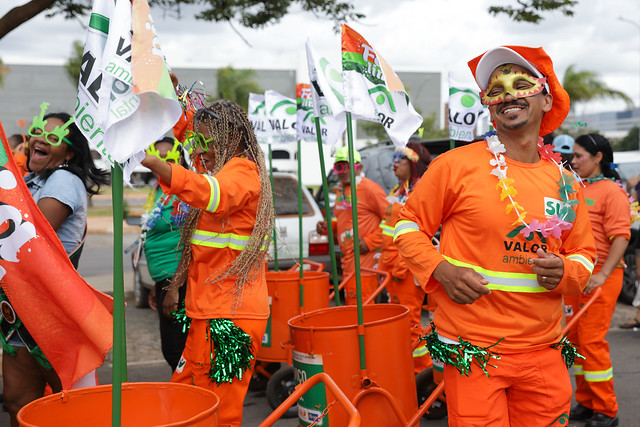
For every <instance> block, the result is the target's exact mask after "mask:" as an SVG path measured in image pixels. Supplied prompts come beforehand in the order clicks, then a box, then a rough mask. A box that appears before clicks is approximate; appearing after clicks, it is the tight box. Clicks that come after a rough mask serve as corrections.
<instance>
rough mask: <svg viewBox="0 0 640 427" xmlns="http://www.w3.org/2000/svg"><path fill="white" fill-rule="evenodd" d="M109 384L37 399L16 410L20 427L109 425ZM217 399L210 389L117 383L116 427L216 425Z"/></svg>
mask: <svg viewBox="0 0 640 427" xmlns="http://www.w3.org/2000/svg"><path fill="white" fill-rule="evenodd" d="M111 400H112V386H111V384H108V385H102V386H96V387H87V388H80V389H76V390H68V391H63V392H61V393H56V394H53V395H50V396H45V397H42V398H40V399H38V400H34V401H33V402H31V403H29V404H28V405H25V406H24V407H23V408H22V409H21V410H20V412H18V423H19V424H20V425H21V426H23V427H37V426H47V427H68V426H91V427H103V426H104V427H109V426H111V425H112V423H111V411H112V405H111ZM219 402H220V399H219V398H218V396H216V394H215V393H213V392H212V391H210V390H206V389H203V388H200V387H194V386H191V385H187V384H178V383H123V384H122V406H121V409H122V410H121V414H122V416H121V420H122V423H121V425H122V426H123V427H125V426H131V427H145V426H167V425H170V426H172V427H174V426H175V427H177V426H217V425H218V411H217V409H218V403H219Z"/></svg>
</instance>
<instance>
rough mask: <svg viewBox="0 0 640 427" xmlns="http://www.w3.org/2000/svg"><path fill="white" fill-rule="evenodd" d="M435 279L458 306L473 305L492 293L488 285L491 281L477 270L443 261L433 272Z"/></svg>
mask: <svg viewBox="0 0 640 427" xmlns="http://www.w3.org/2000/svg"><path fill="white" fill-rule="evenodd" d="M433 278H434V279H436V280H437V281H438V282H440V283H441V284H442V286H444V290H445V291H446V292H447V295H449V298H450V299H451V301H453V302H455V303H458V304H471V303H473V302H474V301H475V300H477V299H478V298H480V297H481V296H482V295H487V294H490V293H491V290H489V288H487V286H486V285H488V284H489V281H488V280H487V279H485V278H484V277H482V276H481V275H480V274H479V273H477V272H476V271H475V270H473V269H471V268H467V267H458V266H456V265H453V264H451V263H450V262H449V261H443V262H441V263H440V264H438V266H437V267H436V269H435V270H433Z"/></svg>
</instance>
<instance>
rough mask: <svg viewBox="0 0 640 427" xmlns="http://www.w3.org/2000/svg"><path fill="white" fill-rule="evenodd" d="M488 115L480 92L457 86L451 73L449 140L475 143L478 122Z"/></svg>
mask: <svg viewBox="0 0 640 427" xmlns="http://www.w3.org/2000/svg"><path fill="white" fill-rule="evenodd" d="M486 113H487V107H485V106H484V105H482V102H480V96H479V95H478V91H476V90H472V89H469V88H465V87H463V86H462V85H459V84H457V83H456V82H454V81H453V79H452V77H451V73H449V139H453V140H456V141H473V140H474V139H475V129H476V126H477V125H478V121H479V119H480V117H481V116H482V115H483V114H486Z"/></svg>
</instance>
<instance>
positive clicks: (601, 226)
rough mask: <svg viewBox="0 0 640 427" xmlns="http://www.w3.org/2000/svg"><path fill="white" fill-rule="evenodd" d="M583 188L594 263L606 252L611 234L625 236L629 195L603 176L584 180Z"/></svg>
mask: <svg viewBox="0 0 640 427" xmlns="http://www.w3.org/2000/svg"><path fill="white" fill-rule="evenodd" d="M583 192H584V198H585V201H586V202H587V206H588V209H589V218H590V219H591V227H592V229H593V236H594V237H595V239H596V247H597V249H598V262H597V265H602V264H604V262H605V261H606V260H607V257H608V256H609V250H610V249H611V242H612V241H613V239H614V238H616V237H619V236H622V237H624V238H625V239H627V240H629V237H630V233H631V230H630V229H631V226H630V224H629V222H630V221H629V198H628V197H627V194H626V193H625V191H624V190H623V189H622V188H620V187H619V186H618V185H617V184H616V183H614V182H612V181H609V180H606V179H604V180H601V181H596V182H594V183H592V184H589V183H586V184H585V187H584V189H583ZM619 267H622V265H620V266H619Z"/></svg>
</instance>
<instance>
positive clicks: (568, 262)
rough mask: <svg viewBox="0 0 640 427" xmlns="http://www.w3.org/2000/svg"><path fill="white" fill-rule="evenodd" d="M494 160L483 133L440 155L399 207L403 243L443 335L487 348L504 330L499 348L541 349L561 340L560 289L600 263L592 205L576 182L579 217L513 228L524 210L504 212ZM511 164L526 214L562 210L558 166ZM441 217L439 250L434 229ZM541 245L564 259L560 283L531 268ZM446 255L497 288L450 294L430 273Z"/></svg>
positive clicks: (576, 286) (577, 288) (571, 288)
mask: <svg viewBox="0 0 640 427" xmlns="http://www.w3.org/2000/svg"><path fill="white" fill-rule="evenodd" d="M492 158H493V155H492V154H491V152H490V151H488V149H487V144H486V143H485V142H484V141H482V142H478V143H474V144H470V145H467V146H465V147H461V148H457V149H455V150H452V151H450V152H447V153H445V154H443V155H441V156H438V157H437V158H436V159H435V160H434V162H432V163H431V164H430V165H429V169H428V170H427V172H426V173H425V175H424V176H423V177H422V180H421V181H420V182H419V183H418V184H417V186H416V188H415V189H414V191H413V193H412V195H411V197H410V198H409V200H407V203H406V204H405V206H404V208H403V209H402V211H401V212H400V217H399V222H398V223H397V224H396V228H395V244H396V246H397V247H398V249H399V251H400V254H401V255H402V256H403V257H404V258H405V261H406V262H407V264H408V266H409V268H410V270H411V271H412V273H413V274H414V276H415V277H416V278H417V280H418V281H419V283H421V284H422V286H423V288H424V289H425V290H426V291H427V292H430V293H431V294H432V295H433V296H434V297H435V299H436V303H437V305H438V308H437V309H436V312H435V322H436V326H437V330H438V333H439V334H440V335H441V336H442V337H444V338H448V339H451V340H455V341H456V342H457V340H458V337H462V338H463V339H465V340H469V341H471V342H472V343H473V344H475V345H480V346H488V345H492V344H494V343H495V342H497V341H498V340H499V339H500V338H503V337H504V338H505V339H504V340H503V341H501V342H500V344H498V345H497V346H496V347H494V349H495V350H496V351H498V352H504V353H518V352H522V351H534V350H537V349H540V348H543V347H545V346H548V345H550V344H552V343H555V342H557V341H559V340H560V338H561V336H560V334H561V319H562V294H578V293H579V292H581V290H582V289H583V288H584V286H585V285H586V283H587V281H588V279H589V277H590V275H591V271H593V262H594V261H595V255H596V249H595V242H594V239H593V234H592V232H591V224H590V222H589V216H588V212H587V206H586V204H585V202H584V198H583V196H582V192H581V190H580V189H579V186H578V184H575V183H574V185H573V187H574V189H575V191H576V193H575V194H574V195H572V197H573V198H576V197H577V198H578V200H579V204H578V205H577V207H576V208H574V211H575V214H576V219H575V221H574V222H573V227H571V228H570V229H569V230H565V231H563V232H562V236H561V238H560V239H556V238H554V237H552V236H549V237H547V238H546V239H544V240H542V239H541V238H540V237H539V236H538V235H533V236H534V237H532V238H531V240H528V239H527V238H525V237H524V235H523V234H519V233H517V232H516V233H514V232H513V230H514V228H515V227H516V226H517V225H519V224H518V223H516V222H515V220H516V217H517V216H516V214H515V213H514V212H511V213H510V214H507V213H506V212H505V208H506V206H507V204H508V199H505V200H502V201H501V200H500V191H499V190H498V189H497V188H496V185H497V183H498V180H497V178H496V176H494V175H491V171H492V169H493V168H494V166H492V165H491V164H490V163H489V162H490V160H491V159H492ZM506 163H507V168H508V177H509V178H512V179H513V180H514V183H513V187H514V188H515V189H516V190H517V191H518V194H517V196H515V197H516V201H517V202H518V203H519V204H520V205H521V206H523V207H524V209H525V210H526V211H527V212H528V215H527V217H526V220H527V221H528V222H531V221H532V220H533V219H537V220H538V221H540V222H544V221H546V219H547V217H548V216H551V215H553V214H555V213H557V212H558V208H559V207H561V206H562V203H563V202H562V200H561V198H560V196H559V193H558V190H559V185H558V182H559V181H560V172H559V170H558V167H557V166H556V165H555V164H553V163H552V162H549V161H546V160H541V161H538V162H536V163H520V162H517V161H514V160H512V159H509V158H506ZM565 173H568V172H565ZM440 224H442V231H441V236H440V237H441V240H440V252H438V250H437V249H436V248H435V247H434V246H433V244H432V243H431V237H432V236H433V235H434V233H435V232H436V231H437V229H438V227H439V226H440ZM530 237H531V236H530ZM538 248H542V249H544V250H546V251H547V252H550V253H554V254H556V255H558V256H559V257H561V259H562V261H563V264H564V275H563V277H562V280H561V282H560V284H559V285H558V287H557V288H556V289H554V290H553V291H547V290H545V289H544V288H542V287H541V286H539V285H538V283H537V280H536V279H537V278H536V275H535V274H533V273H532V270H531V268H532V259H533V258H536V257H537V255H536V250H537V249H538ZM445 257H446V258H445ZM445 259H447V260H449V261H450V262H452V263H453V264H455V265H460V266H465V267H471V268H473V269H474V270H476V271H477V272H478V273H480V274H482V275H484V276H485V278H487V279H488V280H489V285H488V287H489V288H490V289H491V294H489V295H484V296H482V297H481V298H479V299H478V300H476V301H475V302H474V303H473V304H469V305H460V304H457V303H454V302H453V301H451V299H449V297H448V296H447V294H446V292H445V290H444V288H443V286H441V285H440V284H439V283H438V282H437V281H436V280H435V279H433V278H432V277H431V275H432V273H433V270H434V269H435V268H436V267H437V266H438V264H440V263H441V262H443V261H444V260H445Z"/></svg>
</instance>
